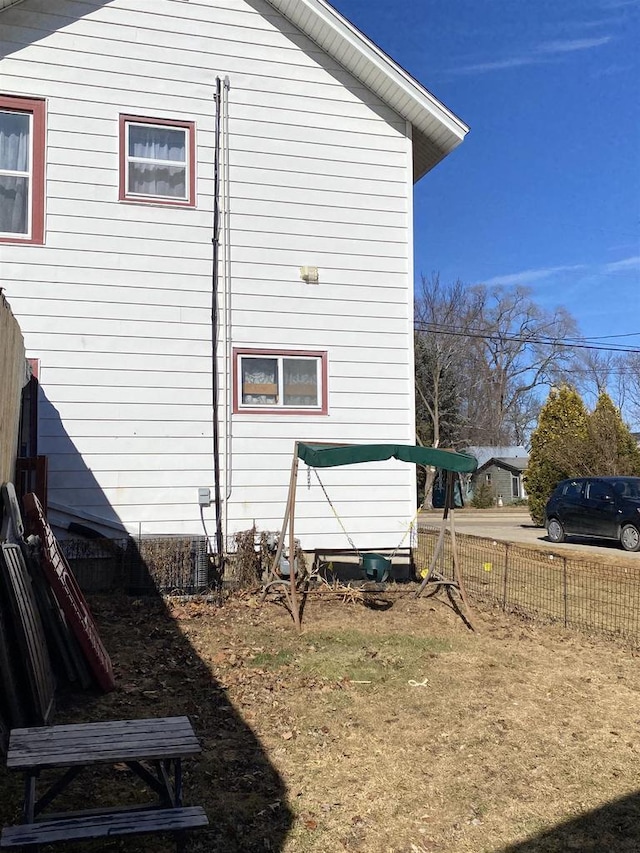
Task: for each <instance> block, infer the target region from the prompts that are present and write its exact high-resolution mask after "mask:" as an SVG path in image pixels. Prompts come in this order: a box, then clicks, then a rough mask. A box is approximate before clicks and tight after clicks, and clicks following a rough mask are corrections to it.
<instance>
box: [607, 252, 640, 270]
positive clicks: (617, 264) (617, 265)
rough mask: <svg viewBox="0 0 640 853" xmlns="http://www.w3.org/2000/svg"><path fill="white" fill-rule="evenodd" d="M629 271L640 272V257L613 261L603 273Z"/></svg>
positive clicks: (635, 256)
mask: <svg viewBox="0 0 640 853" xmlns="http://www.w3.org/2000/svg"><path fill="white" fill-rule="evenodd" d="M629 270H639V271H640V255H633V256H632V257H631V258H623V259H622V260H621V261H613V262H612V263H610V264H605V265H604V266H603V267H602V271H603V272H605V273H607V272H627V271H629Z"/></svg>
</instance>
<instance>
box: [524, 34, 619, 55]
mask: <svg viewBox="0 0 640 853" xmlns="http://www.w3.org/2000/svg"><path fill="white" fill-rule="evenodd" d="M610 41H611V36H601V37H600V38H593V39H558V40H557V41H546V42H543V43H542V44H539V45H538V46H537V47H536V49H535V53H573V51H574V50H590V49H591V48H592V47H600V46H601V45H603V44H607V42H610Z"/></svg>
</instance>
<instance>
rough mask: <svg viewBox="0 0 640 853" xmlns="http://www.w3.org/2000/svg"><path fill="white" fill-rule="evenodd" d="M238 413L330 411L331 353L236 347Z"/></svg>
mask: <svg viewBox="0 0 640 853" xmlns="http://www.w3.org/2000/svg"><path fill="white" fill-rule="evenodd" d="M233 398H234V406H233V409H234V412H236V413H241V412H252V413H258V412H269V413H272V414H290V413H296V414H310V415H312V414H327V354H326V352H308V351H306V350H305V351H300V350H294V351H273V350H257V349H236V350H234V395H233Z"/></svg>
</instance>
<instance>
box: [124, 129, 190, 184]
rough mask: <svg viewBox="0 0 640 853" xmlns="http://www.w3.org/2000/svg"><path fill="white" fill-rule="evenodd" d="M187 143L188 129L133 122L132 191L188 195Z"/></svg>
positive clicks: (131, 131)
mask: <svg viewBox="0 0 640 853" xmlns="http://www.w3.org/2000/svg"><path fill="white" fill-rule="evenodd" d="M186 144H187V131H186V130H184V129H182V128H172V127H161V126H153V125H138V124H130V125H129V148H128V154H129V171H128V189H129V192H130V193H135V194H136V195H149V196H159V197H165V198H166V197H169V198H186V197H187V183H186V181H187V170H186V161H187V154H186ZM154 161H157V162H154ZM172 163H176V165H175V166H174V165H171V164H172Z"/></svg>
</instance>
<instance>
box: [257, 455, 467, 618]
mask: <svg viewBox="0 0 640 853" xmlns="http://www.w3.org/2000/svg"><path fill="white" fill-rule="evenodd" d="M387 459H399V460H401V461H403V462H410V463H413V464H416V465H424V466H427V467H433V468H438V469H441V470H442V471H445V472H447V474H446V484H447V486H446V493H445V503H444V512H443V517H442V524H441V528H440V535H439V537H438V541H437V544H436V548H435V550H434V553H433V555H432V558H431V563H430V566H429V569H428V571H427V572H426V575H425V577H424V579H423V581H422V583H421V585H420V588H419V589H418V591H417V593H416V596H420V595H421V594H422V593H423V592H424V591H425V589H427V587H428V586H429V585H432V586H433V587H435V589H434V592H437V591H438V590H439V589H440V588H444V589H445V590H446V592H447V594H448V595H449V598H450V600H451V602H452V604H454V606H455V603H454V600H453V597H452V590H453V589H455V590H457V591H458V592H459V594H460V597H461V599H462V601H463V603H464V605H465V607H466V608H467V611H468V610H469V606H468V603H467V599H466V593H465V589H464V584H463V582H462V576H461V573H460V567H459V565H458V557H457V550H456V542H455V523H454V515H455V513H454V506H453V503H454V501H453V484H454V479H455V475H457V474H462V473H471V472H473V471H475V470H476V468H477V465H478V463H477V460H476V459H475V457H473V456H470V455H468V454H466V453H456V452H454V451H450V450H442V449H440V448H435V447H418V446H417V445H407V444H323V443H317V442H314V443H305V442H301V441H296V443H295V445H294V451H293V460H292V463H291V476H290V479H289V493H288V497H287V505H286V508H285V513H284V518H283V521H282V529H281V531H280V535H279V537H278V543H277V546H276V551H275V554H274V558H273V563H272V566H271V570H270V581H269V580H268V581H267V583H266V585H265V590H267V589H268V588H269V587H271V586H272V585H273V584H274V583H276V584H277V585H278V588H279V590H280V591H281V592H283V593H284V595H285V597H286V603H287V607H288V609H289V610H290V612H291V615H292V617H293V620H294V622H295V625H296V627H297V628H298V630H300V628H301V619H302V616H301V613H302V607H301V605H302V603H303V602H304V597H305V595H306V593H307V591H308V586H309V584H308V581H309V578H308V577H303V576H302V572H300V573H299V572H297V571H296V561H295V553H296V539H295V510H296V486H297V480H298V466H299V462H300V460H302V461H303V462H305V463H306V464H307V465H308V466H309V468H310V469H311V468H312V469H313V470H314V473H315V475H316V477H317V479H318V483H319V484H320V486H321V488H322V491H323V493H324V495H325V497H326V499H327V501H328V502H329V506H330V507H331V509H332V511H333V513H334V515H335V517H336V519H337V521H338V523H339V524H340V527H341V528H342V531H343V532H344V534H345V535H346V537H347V539H348V541H349V544H350V545H351V548H352V549H353V551H354V553H355V554H356V555H357V556H358V559H359V562H360V565H361V567H362V570H363V573H364V577H365V579H366V580H370V581H378V582H381V581H384V580H386V579H387V577H388V576H389V572H390V569H391V565H392V560H393V557H394V556H395V554H396V553H397V552H398V550H399V549H400V548H401V547H402V544H403V542H404V540H405V538H406V536H407V534H408V533H409V531H410V529H411V528H412V526H413V524H414V522H415V520H416V518H417V516H418V513H419V512H420V510H421V509H422V507H418V509H417V510H416V513H415V515H414V517H413V518H412V520H411V521H410V523H409V525H408V527H407V529H406V531H405V533H404V535H403V537H402V539H401V541H400V543H399V544H398V545H397V546H396V548H395V549H394V551H393V552H392V553H391V554H390V555H389V556H384V555H382V554H373V553H363V554H361V553H360V552H359V551H358V549H357V547H356V546H355V544H354V542H353V540H352V538H351V536H350V535H349V533H348V532H347V530H346V528H345V526H344V524H343V522H342V520H341V519H340V516H339V515H338V513H337V511H336V509H335V507H334V505H333V503H332V501H331V498H330V497H329V495H328V493H327V490H326V489H325V487H324V485H323V484H322V481H321V480H320V476H319V474H318V472H317V469H318V468H333V467H336V466H340V465H354V464H359V463H363V462H381V461H384V460H387ZM447 528H449V530H450V535H451V552H452V562H453V567H452V569H453V571H452V576H451V577H450V578H446V577H445V576H444V574H443V573H442V572H440V571H437V570H436V566H437V565H438V560H439V558H440V557H441V555H442V552H443V547H444V541H445V532H446V529H447ZM287 531H288V534H289V536H288V542H289V544H288V553H289V560H288V562H285V561H283V560H282V557H283V551H284V548H285V540H286V538H287ZM283 567H284V571H283ZM456 609H458V608H457V607H456ZM465 621H466V622H467V623H468V624H469V625H470V622H469V620H468V619H465Z"/></svg>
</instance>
